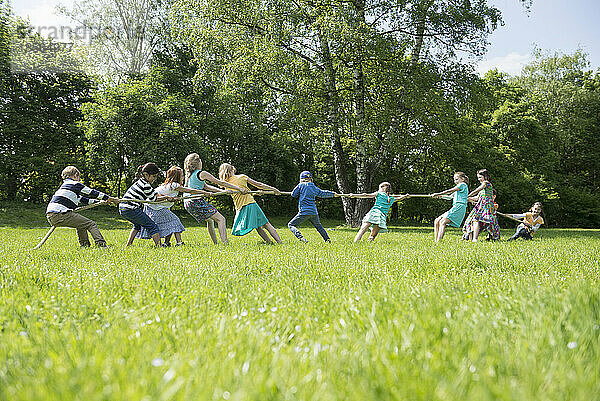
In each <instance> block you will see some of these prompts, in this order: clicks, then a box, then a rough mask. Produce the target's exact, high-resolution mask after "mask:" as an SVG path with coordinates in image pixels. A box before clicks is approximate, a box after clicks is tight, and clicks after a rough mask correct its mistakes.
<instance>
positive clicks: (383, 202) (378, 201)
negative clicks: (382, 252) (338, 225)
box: [351, 182, 406, 242]
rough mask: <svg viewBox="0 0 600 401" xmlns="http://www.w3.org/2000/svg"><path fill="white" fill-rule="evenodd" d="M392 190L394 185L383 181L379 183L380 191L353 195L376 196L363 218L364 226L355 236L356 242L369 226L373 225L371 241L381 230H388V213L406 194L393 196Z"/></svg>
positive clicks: (354, 196)
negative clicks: (373, 203)
mask: <svg viewBox="0 0 600 401" xmlns="http://www.w3.org/2000/svg"><path fill="white" fill-rule="evenodd" d="M391 192H392V185H391V184H390V183H389V182H382V183H381V184H379V191H377V192H373V193H371V194H360V195H352V196H351V197H352V198H375V205H373V207H372V208H371V210H369V213H367V215H366V216H365V217H364V218H363V221H362V226H361V227H360V230H358V232H357V233H356V237H354V242H358V241H360V239H361V238H362V236H363V235H364V234H365V233H366V232H367V230H368V229H369V227H371V226H373V229H372V231H371V235H370V236H369V241H373V240H374V239H375V237H376V236H377V234H378V233H379V231H380V230H383V231H387V224H386V220H387V214H388V211H389V210H390V207H391V206H392V204H393V203H394V202H396V201H398V200H400V199H402V198H404V197H405V196H406V195H403V196H399V197H396V198H395V197H393V196H391V195H390V193H391Z"/></svg>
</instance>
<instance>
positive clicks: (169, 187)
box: [148, 182, 181, 210]
mask: <svg viewBox="0 0 600 401" xmlns="http://www.w3.org/2000/svg"><path fill="white" fill-rule="evenodd" d="M180 186H181V185H180V184H179V183H178V182H171V183H169V184H162V185H159V186H158V187H157V188H156V189H155V190H154V191H155V192H156V193H157V194H158V195H163V196H172V197H176V196H178V195H179V191H177V190H176V188H179V187H180ZM174 204H175V203H174V202H162V203H156V204H149V205H148V206H149V207H151V208H152V209H154V210H159V209H164V208H170V207H171V206H173V205H174Z"/></svg>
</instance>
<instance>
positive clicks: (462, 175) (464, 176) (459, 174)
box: [454, 171, 469, 184]
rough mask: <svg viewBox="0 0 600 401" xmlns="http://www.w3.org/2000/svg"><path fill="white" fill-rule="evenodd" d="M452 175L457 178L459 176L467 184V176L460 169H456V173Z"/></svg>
mask: <svg viewBox="0 0 600 401" xmlns="http://www.w3.org/2000/svg"><path fill="white" fill-rule="evenodd" d="M454 175H457V176H458V178H461V179H462V180H463V181H464V182H466V183H467V184H468V183H469V177H468V176H467V175H466V174H465V173H463V172H462V171H457V172H456V173H454Z"/></svg>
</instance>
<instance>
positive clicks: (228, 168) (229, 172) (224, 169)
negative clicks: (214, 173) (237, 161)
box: [219, 163, 235, 181]
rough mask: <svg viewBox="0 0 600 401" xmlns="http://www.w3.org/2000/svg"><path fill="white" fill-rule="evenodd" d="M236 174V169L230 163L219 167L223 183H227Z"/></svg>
mask: <svg viewBox="0 0 600 401" xmlns="http://www.w3.org/2000/svg"><path fill="white" fill-rule="evenodd" d="M234 174H235V167H233V166H232V165H231V164H229V163H223V164H221V165H220V166H219V178H220V179H221V180H223V181H227V180H228V179H229V178H231V177H233V175H234Z"/></svg>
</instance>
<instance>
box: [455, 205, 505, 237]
mask: <svg viewBox="0 0 600 401" xmlns="http://www.w3.org/2000/svg"><path fill="white" fill-rule="evenodd" d="M476 215H477V211H476V210H475V209H473V210H472V211H471V213H470V214H469V216H468V217H467V219H466V220H465V224H464V226H463V229H462V231H463V239H464V240H468V239H469V236H470V234H471V233H472V232H473V225H474V223H475V221H479V220H478V219H476ZM479 223H480V225H479V226H480V231H481V232H483V231H487V232H488V237H489V239H491V240H499V239H500V226H499V225H498V218H497V217H496V215H495V214H494V215H493V216H491V218H490V222H489V223H486V222H482V221H479Z"/></svg>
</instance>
